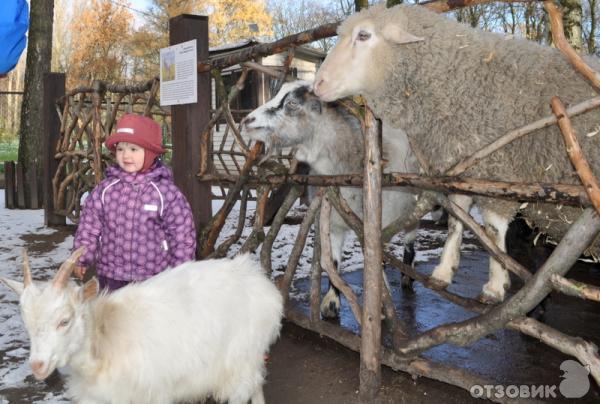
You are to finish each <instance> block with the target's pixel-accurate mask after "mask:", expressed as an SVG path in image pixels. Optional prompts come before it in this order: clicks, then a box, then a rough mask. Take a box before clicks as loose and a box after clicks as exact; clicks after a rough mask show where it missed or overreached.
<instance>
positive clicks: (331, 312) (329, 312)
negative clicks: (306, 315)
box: [321, 302, 340, 319]
mask: <svg viewBox="0 0 600 404" xmlns="http://www.w3.org/2000/svg"><path fill="white" fill-rule="evenodd" d="M339 316H340V308H339V307H338V306H337V305H336V304H335V302H329V304H328V305H324V306H322V307H321V317H323V318H327V319H336V318H338V317H339Z"/></svg>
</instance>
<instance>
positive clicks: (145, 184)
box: [73, 162, 196, 281]
mask: <svg viewBox="0 0 600 404" xmlns="http://www.w3.org/2000/svg"><path fill="white" fill-rule="evenodd" d="M80 246H85V247H86V253H85V255H84V256H82V257H81V258H80V260H79V262H80V264H81V265H82V266H86V267H87V266H89V265H91V264H92V263H94V262H95V263H96V270H97V273H98V275H102V276H105V277H107V278H111V279H117V280H121V281H141V280H144V279H147V278H149V277H151V276H152V275H154V274H157V273H159V272H161V271H164V270H165V269H167V268H170V267H174V266H177V265H179V264H181V263H183V262H186V261H191V260H194V259H195V250H196V231H195V229H194V219H193V216H192V211H191V209H190V205H189V203H188V201H187V200H186V199H185V196H183V194H182V193H181V191H180V190H179V189H178V188H177V186H176V185H175V183H174V182H173V176H172V174H171V171H170V170H169V169H168V168H167V167H165V166H164V165H163V164H162V163H160V162H157V163H156V164H155V165H154V166H153V167H152V168H151V169H150V170H148V171H145V172H143V173H135V174H128V173H126V172H125V171H123V170H121V168H119V166H111V167H109V168H108V169H107V170H106V178H105V179H104V180H103V181H102V182H101V183H100V184H98V186H96V187H95V188H94V189H93V191H92V192H91V193H90V195H89V196H88V197H87V199H86V200H85V205H84V208H83V211H82V214H81V218H80V221H79V226H78V228H77V232H76V234H75V241H74V243H73V247H74V249H77V248H79V247H80Z"/></svg>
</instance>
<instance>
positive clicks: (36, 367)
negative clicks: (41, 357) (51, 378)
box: [29, 361, 44, 375]
mask: <svg viewBox="0 0 600 404" xmlns="http://www.w3.org/2000/svg"><path fill="white" fill-rule="evenodd" d="M29 366H31V371H32V372H33V374H34V375H35V374H39V373H40V371H41V370H42V369H43V368H44V361H32V362H31V363H30V364H29Z"/></svg>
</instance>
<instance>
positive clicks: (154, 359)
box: [0, 255, 283, 404]
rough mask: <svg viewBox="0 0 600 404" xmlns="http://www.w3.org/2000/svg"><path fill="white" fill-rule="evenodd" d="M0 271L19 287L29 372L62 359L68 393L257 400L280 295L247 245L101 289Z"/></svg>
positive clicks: (102, 398)
mask: <svg viewBox="0 0 600 404" xmlns="http://www.w3.org/2000/svg"><path fill="white" fill-rule="evenodd" d="M61 270H62V268H61ZM59 272H60V271H59ZM57 277H58V275H57ZM0 279H1V280H2V281H3V282H4V283H6V284H7V285H8V286H9V287H10V288H12V289H13V290H15V291H16V292H17V293H19V294H20V307H21V313H22V316H23V320H24V322H25V325H26V328H27V331H28V333H29V336H30V339H31V353H30V359H29V360H30V364H31V366H32V371H33V373H34V376H36V378H38V379H44V378H46V377H48V376H49V375H50V374H51V373H52V372H53V371H54V369H56V368H57V367H63V366H66V365H69V366H70V368H71V374H70V376H69V380H68V390H69V395H70V396H71V397H72V398H73V399H74V400H75V401H76V402H79V403H98V404H99V403H115V404H117V403H119V404H120V403H144V404H146V403H157V404H158V403H161V404H162V403H171V402H179V401H188V400H198V399H203V398H205V397H207V396H209V395H212V396H213V397H214V398H215V399H216V400H218V401H228V402H229V403H230V404H231V403H240V404H241V403H247V402H248V401H249V400H251V402H252V403H253V404H256V403H258V404H261V403H264V397H263V392H262V385H263V383H264V377H265V364H264V354H265V352H266V351H267V350H268V349H269V346H270V345H271V344H272V343H273V342H274V341H275V339H276V338H277V336H278V334H279V329H280V321H281V317H282V312H283V304H282V296H281V294H280V293H279V291H278V290H277V288H276V287H275V286H274V285H273V284H272V283H271V282H270V281H269V280H268V279H267V277H266V276H265V274H264V273H263V271H262V269H261V268H260V265H259V264H257V263H255V262H254V261H253V260H252V259H251V258H250V257H249V256H248V255H243V256H238V257H236V258H234V259H220V260H208V261H199V262H188V263H185V264H182V265H180V266H178V267H176V268H173V269H169V270H166V271H164V272H162V273H160V274H158V275H156V276H155V277H153V278H150V279H149V280H147V281H145V282H142V283H136V284H130V285H128V286H126V287H124V288H122V289H119V290H117V291H115V292H113V293H110V294H100V295H99V296H96V295H95V293H93V294H92V295H91V296H90V294H89V293H87V291H89V283H88V284H86V285H84V286H83V287H79V286H76V285H75V284H74V283H73V282H71V281H69V282H67V283H65V284H64V285H60V284H59V285H57V284H56V282H52V283H51V282H44V283H37V282H33V283H31V284H30V285H28V286H26V287H24V288H23V286H22V284H21V283H19V282H16V281H12V280H8V279H3V278H0Z"/></svg>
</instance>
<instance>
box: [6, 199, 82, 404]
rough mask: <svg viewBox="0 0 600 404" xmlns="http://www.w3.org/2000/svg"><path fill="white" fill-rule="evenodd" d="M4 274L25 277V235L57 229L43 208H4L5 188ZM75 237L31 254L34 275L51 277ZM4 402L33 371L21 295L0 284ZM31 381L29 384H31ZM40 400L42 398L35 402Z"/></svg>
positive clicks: (50, 399) (56, 400) (46, 399)
mask: <svg viewBox="0 0 600 404" xmlns="http://www.w3.org/2000/svg"><path fill="white" fill-rule="evenodd" d="M0 201H1V206H0V223H2V231H1V232H0V263H1V264H0V276H4V277H8V278H12V279H18V280H22V278H23V275H22V273H23V272H22V259H21V253H22V249H23V247H24V246H25V245H26V244H27V242H26V241H25V240H24V239H23V236H27V235H38V236H40V235H41V236H44V235H46V236H47V235H52V234H53V233H56V232H57V230H53V229H50V228H47V227H45V226H44V212H43V210H8V209H6V208H5V207H4V190H0ZM72 244H73V238H72V237H67V238H65V239H64V241H62V242H61V243H60V244H59V245H58V246H57V248H56V249H55V250H54V251H52V252H51V253H45V254H43V255H35V254H30V256H29V259H30V264H31V269H32V275H33V277H34V278H35V279H47V278H48V277H50V275H51V273H52V271H53V270H54V269H55V268H57V267H58V266H59V265H60V264H61V263H62V262H63V261H64V260H66V259H67V257H68V256H69V253H70V249H71V246H72ZM0 301H1V302H2V304H0V357H1V363H2V365H1V367H0V404H5V403H8V400H6V399H5V398H3V394H2V392H3V391H4V390H5V389H11V388H19V387H23V386H24V385H25V384H26V383H25V378H26V377H27V376H29V375H30V374H31V371H30V369H29V365H28V363H27V357H28V355H29V338H28V337H27V332H26V331H25V328H24V326H23V322H22V321H21V316H20V314H19V307H18V297H17V295H16V294H15V293H13V292H12V291H11V290H10V289H8V288H7V287H5V286H4V285H2V286H0ZM27 384H29V383H27ZM42 401H43V402H46V403H67V402H68V401H66V400H65V398H64V397H62V396H55V395H54V394H51V393H50V394H47V395H46V396H45V397H44V399H43V400H42ZM33 402H39V401H33Z"/></svg>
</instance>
